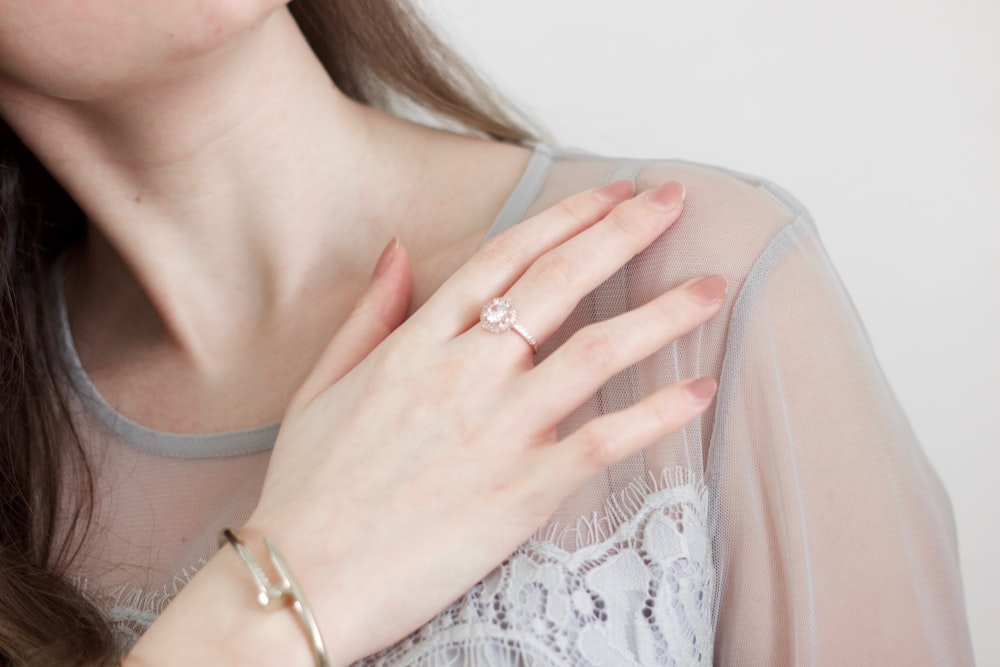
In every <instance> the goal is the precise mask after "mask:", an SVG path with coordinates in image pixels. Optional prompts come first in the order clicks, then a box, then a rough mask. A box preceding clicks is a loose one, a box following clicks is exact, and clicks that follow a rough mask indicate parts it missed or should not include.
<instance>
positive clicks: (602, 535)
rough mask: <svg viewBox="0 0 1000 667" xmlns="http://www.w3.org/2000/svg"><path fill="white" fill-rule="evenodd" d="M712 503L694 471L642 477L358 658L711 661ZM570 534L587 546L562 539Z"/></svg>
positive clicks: (388, 662)
mask: <svg viewBox="0 0 1000 667" xmlns="http://www.w3.org/2000/svg"><path fill="white" fill-rule="evenodd" d="M671 477H673V479H670V478H671ZM657 481H659V483H656V482H657ZM669 482H680V484H670V483H669ZM706 508H707V504H706V502H705V492H704V486H703V485H702V484H701V483H700V482H699V481H697V480H696V479H694V477H693V475H689V474H687V473H686V472H680V473H676V474H674V475H664V479H662V480H655V479H653V478H652V476H651V477H650V479H648V480H638V481H636V482H634V483H633V484H631V485H630V486H629V487H628V488H627V489H625V490H624V491H622V492H621V493H620V494H618V496H617V497H616V498H615V499H614V500H613V501H610V502H609V503H608V507H607V512H606V514H605V515H598V514H595V515H593V516H591V517H585V518H581V519H579V520H578V521H576V522H575V523H574V524H573V525H572V526H553V527H552V528H549V529H547V530H546V531H545V532H544V534H543V535H542V536H541V537H542V538H548V539H540V538H537V537H536V539H532V540H530V541H528V542H526V543H525V544H523V545H522V546H521V547H520V548H519V549H518V550H517V551H516V552H514V553H513V554H512V555H511V556H510V557H509V558H508V559H507V560H506V561H504V562H503V563H502V564H501V565H500V567H498V568H497V569H496V570H494V571H493V572H492V573H491V574H490V575H489V576H488V577H486V579H484V580H483V581H482V582H480V583H479V584H477V585H476V586H475V587H474V588H473V589H472V590H470V591H469V592H468V593H466V594H465V595H464V596H462V598H460V599H459V600H457V601H456V602H455V603H453V604H452V605H451V606H450V607H448V609H446V610H445V611H443V612H442V613H441V614H439V615H438V616H437V617H435V618H434V619H433V620H432V621H431V622H430V623H428V624H427V625H425V626H423V627H422V628H420V629H419V630H418V631H417V632H415V633H413V634H412V635H410V636H409V637H407V638H406V639H404V640H403V641H401V642H400V643H398V644H396V645H394V646H392V647H390V648H388V649H386V650H384V651H382V652H381V653H378V654H376V655H373V656H371V657H369V658H366V659H365V660H362V661H360V662H359V663H356V664H357V665H358V666H361V665H364V666H365V667H373V666H376V665H377V666H380V667H390V666H395V665H413V666H417V665H419V666H424V667H457V666H459V665H484V666H489V667H515V666H516V667H555V666H562V665H579V666H590V665H593V666H595V667H596V666H606V665H614V666H616V667H619V666H620V667H631V666H635V667H641V666H644V665H685V666H686V665H711V664H712V645H713V636H712V629H711V628H712V624H711V605H712V594H713V586H714V578H713V569H712V565H711V554H710V545H709V540H708V535H707V528H706V527H707V523H706ZM616 524H617V527H615V525H616ZM594 538H597V540H598V541H597V542H596V543H595V542H593V541H590V540H592V539H594ZM567 541H569V542H570V543H572V544H573V545H574V547H575V548H573V549H571V550H566V549H563V548H560V547H559V546H556V544H564V545H565V544H566V542H567ZM553 542H555V543H556V544H554V543H553ZM588 542H589V544H588Z"/></svg>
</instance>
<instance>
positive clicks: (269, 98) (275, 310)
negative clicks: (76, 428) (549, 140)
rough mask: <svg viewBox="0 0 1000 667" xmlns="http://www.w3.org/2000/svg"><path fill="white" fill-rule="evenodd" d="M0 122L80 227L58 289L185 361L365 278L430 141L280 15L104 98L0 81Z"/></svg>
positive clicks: (407, 209) (401, 210)
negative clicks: (80, 238)
mask: <svg viewBox="0 0 1000 667" xmlns="http://www.w3.org/2000/svg"><path fill="white" fill-rule="evenodd" d="M0 114H2V115H3V117H4V118H5V119H6V120H7V122H8V123H9V124H10V125H11V126H12V127H13V128H14V130H15V132H17V133H18V135H19V136H20V137H22V139H23V140H24V141H25V143H26V144H27V145H28V146H29V147H30V148H31V149H32V151H33V152H35V154H36V155H38V156H39V158H40V159H41V160H42V162H43V163H44V164H45V165H46V166H47V167H48V168H49V170H50V171H51V172H52V173H53V175H54V176H55V177H56V178H57V179H58V180H59V181H60V182H61V183H62V184H63V185H64V187H66V188H67V190H68V191H69V192H70V194H71V195H72V196H73V198H74V199H75V200H76V201H77V202H78V203H79V204H80V205H81V207H82V208H83V209H84V211H85V213H86V214H87V216H88V219H89V221H90V223H91V226H92V228H91V241H90V242H88V244H87V245H86V247H85V248H84V249H83V252H81V253H79V254H78V255H77V256H76V257H75V258H74V262H73V263H74V278H75V279H76V285H77V286H76V287H75V288H74V289H76V290H77V292H78V293H77V294H76V295H74V296H76V297H79V298H80V299H82V300H83V301H84V302H85V307H86V308H87V309H88V310H89V311H92V312H95V313H96V312H101V311H102V310H103V311H106V312H105V313H104V314H105V315H106V316H107V317H108V318H110V319H111V320H112V321H113V320H115V319H117V318H124V317H126V316H127V317H130V318H135V317H136V316H140V317H143V316H144V317H146V319H148V320H149V321H150V323H151V324H150V325H151V326H152V327H153V328H154V329H155V328H157V327H159V328H160V330H161V331H162V332H163V333H164V334H165V335H166V336H167V337H168V339H169V340H170V341H171V343H172V344H174V345H177V346H179V348H180V349H182V350H184V352H185V354H186V356H189V357H190V358H191V359H192V360H193V361H194V362H195V364H196V365H199V364H210V363H211V360H213V359H219V358H220V355H224V353H225V351H226V350H227V349H234V348H238V347H239V340H240V339H241V337H246V336H250V335H253V332H255V331H257V332H260V331H261V329H262V327H265V326H266V324H267V322H268V321H273V320H276V319H278V318H280V317H281V316H282V315H283V314H287V312H289V311H294V310H295V308H296V304H298V303H301V302H302V301H303V300H305V299H308V298H310V291H315V287H311V286H316V285H322V286H330V285H335V284H337V281H338V280H339V279H340V278H345V279H346V278H354V277H356V276H358V275H361V274H363V273H365V272H367V271H368V270H369V269H370V264H371V262H372V261H373V258H374V257H375V256H376V255H377V252H378V250H379V249H380V248H381V246H382V245H383V244H384V243H385V242H386V241H387V240H388V239H389V238H391V237H392V236H393V234H395V233H398V229H397V228H396V224H397V221H400V220H403V219H405V218H406V215H404V214H407V213H409V214H412V207H411V206H409V204H408V202H411V201H413V200H414V199H415V193H417V192H419V191H420V190H421V188H422V187H423V186H424V184H422V183H421V182H419V179H415V178H414V177H413V176H414V175H419V174H421V173H426V172H427V170H426V169H421V168H418V167H419V166H420V165H421V164H422V163H423V162H424V161H425V160H428V159H430V158H431V157H432V155H431V151H432V150H437V149H436V148H434V147H436V146H439V145H440V144H441V142H440V141H432V140H430V137H432V136H433V135H434V134H435V133H434V132H433V131H431V130H427V129H425V128H419V127H417V126H414V125H411V124H409V123H405V122H403V121H400V120H398V119H395V118H392V117H390V116H387V115H385V114H382V113H379V112H376V111H374V110H372V109H370V108H368V107H364V106H361V105H358V104H356V103H354V102H353V101H351V100H349V99H347V98H346V97H344V96H343V95H342V94H341V93H340V92H339V91H338V90H337V89H336V88H335V87H334V86H333V85H332V84H331V82H330V80H329V78H328V76H327V74H326V72H325V71H324V70H323V68H322V67H321V66H320V64H319V63H318V61H317V60H316V58H315V56H314V55H313V53H312V52H311V50H310V49H309V47H308V45H307V44H306V42H305V40H304V39H303V37H302V35H301V33H300V32H299V31H298V28H297V26H296V25H295V23H294V21H293V20H292V18H291V16H290V15H289V14H288V12H287V10H284V9H282V10H280V11H278V12H276V13H275V14H273V15H271V16H270V17H269V18H268V19H267V20H266V21H265V22H263V23H262V24H261V25H259V26H258V27H257V28H256V29H255V30H252V31H249V32H246V33H245V34H243V35H241V36H240V37H239V38H237V39H234V40H232V41H231V42H230V43H228V44H227V45H226V46H225V47H223V48H221V49H218V50H216V51H213V52H212V53H210V54H206V55H205V56H204V57H202V58H200V59H198V60H197V61H194V60H192V61H189V62H185V63H183V64H181V65H178V66H177V68H176V69H174V70H171V71H165V72H164V75H163V76H162V77H161V78H160V79H159V80H156V81H145V82H143V83H142V84H139V83H135V84H133V85H132V86H131V87H123V89H122V90H121V91H118V94H116V95H114V96H110V97H107V98H102V99H96V100H89V101H86V102H80V101H66V100H60V99H53V98H51V97H46V96H44V95H41V94H38V93H36V92H32V91H31V90H29V89H27V88H24V87H17V86H16V85H14V84H12V83H10V82H0ZM331 258H336V261H335V265H334V263H332V262H331V261H330V260H331ZM88 295H89V296H88ZM98 297H99V298H98ZM223 363H224V362H223Z"/></svg>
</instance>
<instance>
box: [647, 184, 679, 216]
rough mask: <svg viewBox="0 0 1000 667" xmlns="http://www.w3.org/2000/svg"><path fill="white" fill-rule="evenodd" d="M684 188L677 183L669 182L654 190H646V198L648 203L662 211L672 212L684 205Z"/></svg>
mask: <svg viewBox="0 0 1000 667" xmlns="http://www.w3.org/2000/svg"><path fill="white" fill-rule="evenodd" d="M686 194H687V193H686V191H685V190H684V186H683V185H681V184H680V183H678V182H677V181H670V182H669V183H667V184H666V185H661V186H660V187H658V188H656V189H655V190H647V191H646V198H647V199H649V203H650V204H652V205H653V206H655V207H656V208H658V209H661V210H663V211H673V210H674V209H676V208H679V207H680V205H681V204H683V203H684V196H685V195H686Z"/></svg>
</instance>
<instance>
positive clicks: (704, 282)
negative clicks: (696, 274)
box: [688, 276, 728, 306]
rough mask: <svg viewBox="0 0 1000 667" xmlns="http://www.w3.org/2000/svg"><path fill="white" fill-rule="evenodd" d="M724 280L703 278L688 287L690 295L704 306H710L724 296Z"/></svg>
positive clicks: (725, 285) (719, 277)
mask: <svg viewBox="0 0 1000 667" xmlns="http://www.w3.org/2000/svg"><path fill="white" fill-rule="evenodd" d="M727 287H728V285H727V284H726V279H725V278H723V277H722V276H705V277H704V278H700V279H698V280H696V281H695V282H693V283H691V284H690V285H689V286H688V290H689V291H690V292H691V295H692V296H693V297H694V298H695V299H697V300H698V301H699V302H700V303H701V304H703V305H705V306H712V305H715V304H717V303H719V302H720V301H722V299H723V298H724V297H725V296H726V289H727Z"/></svg>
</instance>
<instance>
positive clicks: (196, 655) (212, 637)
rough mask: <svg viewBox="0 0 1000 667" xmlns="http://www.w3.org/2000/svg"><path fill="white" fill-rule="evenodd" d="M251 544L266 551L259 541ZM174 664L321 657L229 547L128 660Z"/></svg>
mask: <svg viewBox="0 0 1000 667" xmlns="http://www.w3.org/2000/svg"><path fill="white" fill-rule="evenodd" d="M250 546H251V548H252V549H253V550H254V552H255V553H260V552H261V549H260V548H259V544H258V541H257V540H256V539H254V540H253V542H252V543H251V545H250ZM292 567H294V565H293V566H292ZM329 649H330V650H329V651H328V654H329V660H330V664H331V665H346V664H348V660H347V659H346V658H344V657H342V656H343V654H342V653H341V652H339V651H338V650H337V649H338V647H337V646H336V645H329ZM174 664H212V665H234V666H235V665H241V666H243V665H247V666H252V665H261V666H264V665H276V664H280V665H289V666H290V667H314V665H315V660H314V658H313V653H312V650H311V647H310V643H309V641H308V639H307V637H306V635H305V634H304V632H303V629H302V626H301V624H300V623H299V622H298V619H297V617H296V614H295V612H294V611H293V610H292V609H277V610H275V611H268V610H265V609H263V608H262V607H261V606H260V605H259V604H258V602H257V599H256V588H255V586H254V582H253V578H252V577H251V575H250V572H249V571H248V570H247V567H246V565H245V564H244V563H243V562H242V561H241V560H240V557H239V556H238V555H237V553H236V551H235V550H234V549H232V548H231V547H229V546H228V545H226V547H225V548H223V549H221V550H220V551H219V552H218V553H217V554H216V555H215V556H213V557H212V559H211V560H210V561H209V562H208V563H207V564H206V565H205V567H204V568H202V570H201V571H200V572H199V573H198V575H197V576H195V577H194V578H193V579H192V580H191V582H190V583H189V584H188V585H187V586H186V587H185V589H184V590H183V591H182V592H181V594H180V595H178V596H177V598H176V599H175V600H174V601H173V602H171V603H170V605H168V607H167V609H166V610H165V611H164V612H163V614H161V616H160V618H158V619H157V621H156V622H155V623H153V625H152V626H151V627H150V628H149V630H147V631H146V633H145V634H144V635H143V637H142V638H141V639H140V641H139V642H138V643H137V644H136V646H135V648H134V649H133V650H132V652H131V653H129V655H128V657H127V658H126V660H125V662H124V665H125V667H153V666H156V665H174Z"/></svg>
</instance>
